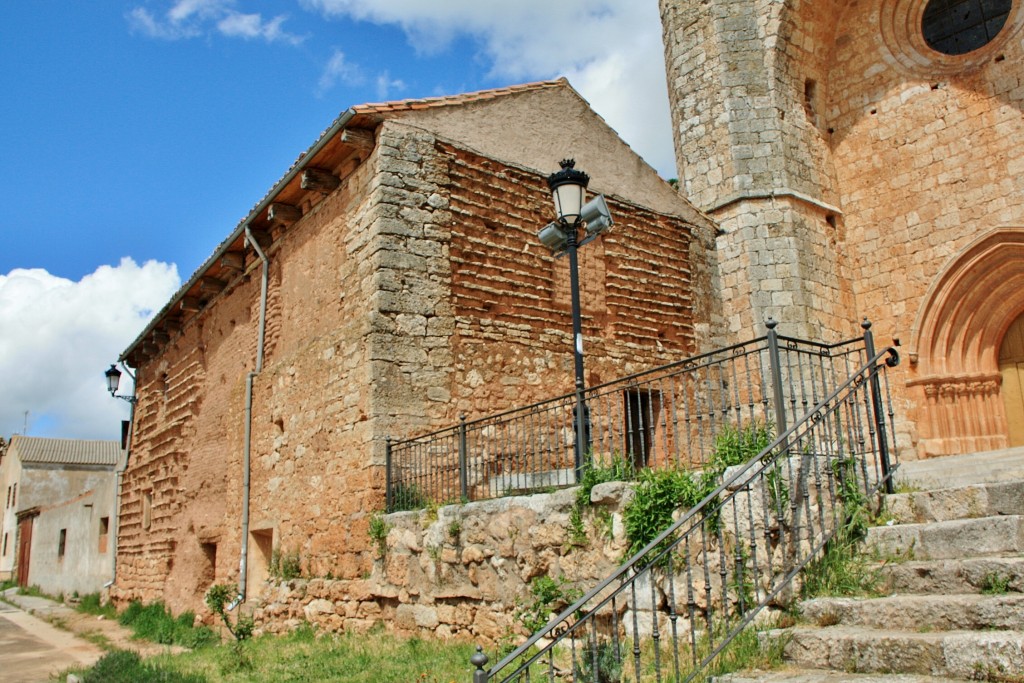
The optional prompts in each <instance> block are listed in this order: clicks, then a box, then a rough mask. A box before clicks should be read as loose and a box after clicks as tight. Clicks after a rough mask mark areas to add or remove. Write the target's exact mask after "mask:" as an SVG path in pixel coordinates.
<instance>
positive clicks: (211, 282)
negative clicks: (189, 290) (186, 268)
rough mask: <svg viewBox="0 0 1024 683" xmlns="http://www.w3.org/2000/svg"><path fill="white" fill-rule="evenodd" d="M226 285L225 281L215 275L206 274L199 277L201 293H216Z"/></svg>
mask: <svg viewBox="0 0 1024 683" xmlns="http://www.w3.org/2000/svg"><path fill="white" fill-rule="evenodd" d="M227 286H228V283H227V282H225V281H224V280H220V279H218V278H215V277H210V276H208V275H206V276H203V277H201V278H199V291H200V292H202V293H203V294H217V293H218V292H220V291H221V290H223V289H224V288H225V287H227Z"/></svg>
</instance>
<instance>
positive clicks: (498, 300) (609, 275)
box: [112, 80, 716, 609]
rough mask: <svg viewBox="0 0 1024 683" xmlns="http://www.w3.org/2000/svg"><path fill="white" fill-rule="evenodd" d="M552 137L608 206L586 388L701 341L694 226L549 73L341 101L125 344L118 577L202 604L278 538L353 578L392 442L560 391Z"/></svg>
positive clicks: (706, 321) (706, 251)
mask: <svg viewBox="0 0 1024 683" xmlns="http://www.w3.org/2000/svg"><path fill="white" fill-rule="evenodd" d="M564 157H575V158H576V160H577V164H578V167H579V168H581V169H584V170H586V171H587V172H588V173H589V174H590V176H591V177H592V179H593V180H592V181H591V188H590V189H591V192H597V193H604V194H605V195H606V196H607V199H608V202H609V204H610V207H611V211H612V213H613V215H614V218H615V221H616V225H615V228H614V230H613V231H611V232H610V233H608V234H607V235H605V236H603V237H602V238H601V239H599V240H596V241H594V242H593V243H591V244H590V245H588V246H586V247H585V248H584V249H582V250H581V255H580V261H581V270H582V290H583V297H582V298H583V317H584V320H583V322H584V333H585V338H586V340H587V341H586V343H587V349H586V353H587V382H588V384H596V383H599V382H601V381H603V380H609V379H613V378H616V377H619V376H622V375H624V374H626V373H629V372H631V371H635V370H639V369H642V368H646V367H651V366H655V365H658V364H661V363H664V362H667V361H669V360H674V359H678V358H679V357H680V356H681V355H685V354H691V353H694V352H696V351H698V350H700V349H702V348H704V346H705V345H706V344H708V343H709V342H708V340H709V339H710V336H711V335H710V331H711V329H712V328H713V327H714V326H715V324H716V323H715V315H716V312H715V310H714V307H715V304H714V302H713V300H712V299H711V298H710V297H708V296H705V294H706V293H707V292H711V291H713V290H714V286H713V284H712V278H713V277H714V272H715V262H714V226H713V224H712V223H711V221H709V220H708V219H707V218H706V217H705V216H703V215H702V214H701V213H700V212H698V211H696V210H695V209H694V208H693V207H692V206H691V205H690V204H689V203H688V202H687V201H686V200H685V199H683V198H681V197H680V196H679V194H678V193H677V192H675V191H674V189H673V188H672V187H671V186H670V185H669V184H668V183H666V182H665V181H663V180H662V179H661V178H659V177H658V176H657V174H656V173H655V172H654V171H653V170H652V169H651V168H650V167H649V166H647V165H646V164H645V163H644V162H643V160H642V159H640V158H639V157H638V156H637V155H636V154H635V153H633V152H632V151H631V150H630V149H629V148H628V146H626V145H625V143H623V142H622V141H621V140H620V139H619V138H618V137H617V135H616V134H615V133H614V131H612V130H611V129H610V128H609V127H608V126H607V125H606V124H605V123H604V122H603V121H602V120H601V119H600V117H598V116H597V115H596V114H595V113H594V112H593V111H592V110H591V109H590V108H589V106H588V105H587V103H586V102H585V101H584V100H583V99H582V98H580V96H579V95H578V94H577V93H576V92H575V91H574V90H573V89H572V88H571V87H570V86H569V85H568V84H567V83H566V82H565V81H564V80H559V81H550V82H542V83H534V84H529V85H524V86H517V87H512V88H506V89H501V90H493V91H485V92H479V93H472V94H467V95H461V96H457V97H445V98H436V99H427V100H412V101H403V102H393V103H388V104H378V105H363V106H358V107H354V108H352V109H350V110H348V111H346V112H345V113H343V114H342V115H341V116H340V117H339V118H338V119H337V120H336V121H334V122H333V123H332V124H331V126H330V127H329V128H328V129H327V130H326V131H325V132H324V133H323V134H322V135H321V136H320V138H319V139H318V140H317V141H316V142H315V143H314V144H313V146H312V147H310V149H309V150H307V151H306V152H305V153H304V154H303V155H302V156H301V157H300V158H299V160H298V161H297V162H296V163H295V165H294V166H293V167H292V168H291V169H290V170H288V172H287V173H286V174H285V175H284V177H283V178H282V179H281V180H280V181H279V182H278V183H277V184H276V185H275V186H274V187H273V188H272V189H271V190H270V192H269V193H268V194H267V195H266V196H265V197H264V199H263V200H261V201H260V202H259V203H258V204H257V205H256V207H255V208H254V209H253V210H252V212H251V213H250V214H249V215H248V216H247V217H246V218H245V219H244V220H243V221H242V222H241V223H240V224H239V226H238V227H237V228H236V229H235V230H234V231H233V232H232V233H231V234H230V235H229V236H228V237H227V239H226V240H225V241H224V242H223V243H222V244H221V245H220V246H219V247H218V248H217V249H216V250H215V252H214V253H213V255H212V256H211V257H210V258H209V259H208V260H207V261H206V262H205V263H204V264H203V265H202V266H201V267H200V269H199V270H198V271H197V272H196V273H195V274H194V275H193V276H192V278H191V279H190V280H189V281H188V282H187V283H186V284H185V285H184V286H183V287H182V288H181V290H180V291H179V292H178V293H177V294H176V295H175V296H174V297H173V298H172V300H171V301H170V302H169V303H168V304H167V305H166V306H165V307H164V308H163V310H162V311H160V313H159V314H158V315H157V316H156V317H155V318H154V320H153V321H152V323H151V324H150V325H149V326H148V327H147V328H146V329H145V330H144V331H143V332H142V334H141V335H140V336H139V337H138V338H137V339H136V341H135V342H133V343H132V345H131V346H130V347H129V348H128V349H127V350H126V351H125V352H124V354H123V357H122V360H124V361H126V362H127V363H128V364H129V365H131V366H133V367H135V368H136V369H137V382H136V386H137V403H136V404H135V408H134V413H133V428H132V436H131V451H130V460H129V462H128V465H127V469H126V471H125V473H124V479H123V487H122V502H121V507H120V517H119V519H120V527H119V528H120V536H119V543H118V565H117V579H116V584H115V586H114V588H113V589H112V595H113V596H114V597H115V598H116V599H119V600H127V599H134V598H138V599H143V600H153V599H158V598H159V599H163V600H166V601H167V602H168V604H170V605H171V606H172V607H173V608H175V609H183V608H186V607H197V606H199V605H201V602H202V596H203V594H204V592H205V591H206V589H207V588H208V586H209V585H210V584H211V583H213V582H218V583H223V582H232V581H239V587H240V589H241V591H242V592H243V593H244V592H245V591H246V587H247V586H255V585H256V584H257V583H258V582H260V581H261V580H262V579H263V578H264V577H265V576H266V574H267V571H268V566H269V565H270V563H271V562H272V560H273V556H274V552H275V550H280V551H282V552H285V553H293V552H297V553H299V555H300V556H301V558H302V562H303V568H304V570H305V571H307V572H308V573H310V574H312V575H318V576H325V575H331V576H335V577H344V578H353V577H359V576H361V575H363V574H364V573H366V572H367V571H368V570H369V568H370V566H371V564H372V556H373V552H372V550H371V549H370V548H369V537H368V534H367V528H368V523H369V519H370V516H371V515H372V514H373V513H374V512H375V511H378V510H380V509H381V508H382V506H383V498H384V492H383V480H384V476H383V474H384V473H383V469H384V468H383V465H384V443H385V438H386V437H387V436H396V437H404V436H411V435H413V434H416V433H421V432H423V431H426V430H429V429H431V428H439V427H443V426H447V425H450V424H453V423H455V422H456V421H457V419H458V416H459V415H460V414H466V415H469V416H471V417H472V416H481V415H484V414H488V413H491V412H495V411H497V410H500V409H506V408H509V407H514V406H518V405H523V404H525V403H529V402H531V401H533V400H539V399H541V398H547V397H550V396H552V395H553V394H557V393H559V392H567V391H570V390H571V388H572V374H573V371H572V353H571V349H572V345H571V342H570V336H571V335H570V327H571V325H570V317H569V305H570V302H569V291H568V290H569V285H568V272H567V266H566V263H565V262H564V260H560V259H554V258H552V256H551V254H550V253H549V252H548V251H547V250H546V249H545V248H543V247H542V245H541V244H540V243H539V242H538V241H537V238H536V233H537V231H538V230H539V229H540V228H541V227H542V226H544V225H545V224H546V223H547V222H549V221H550V220H551V218H552V216H551V214H552V209H551V208H550V195H549V193H548V190H547V186H546V183H545V177H546V176H547V174H549V173H551V172H552V171H554V170H557V165H558V161H559V160H560V159H562V158H564Z"/></svg>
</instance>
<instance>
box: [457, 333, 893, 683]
mask: <svg viewBox="0 0 1024 683" xmlns="http://www.w3.org/2000/svg"><path fill="white" fill-rule="evenodd" d="M769 346H770V344H769ZM742 348H747V347H742ZM802 348H804V347H801V349H802ZM807 348H813V347H807ZM817 348H818V349H819V351H824V350H825V349H826V347H817ZM769 351H770V349H769ZM779 351H780V358H782V357H785V355H786V354H787V352H786V351H785V350H784V349H783V348H782V347H780V349H779ZM790 351H791V352H792V353H803V351H802V350H798V349H796V348H795V347H794V348H791V349H790ZM734 353H735V352H734ZM736 355H738V356H739V357H745V356H747V353H746V352H743V353H739V354H736ZM841 356H843V357H844V359H843V360H842V361H841V362H842V363H846V362H852V360H853V359H854V358H860V359H862V360H861V362H859V363H857V364H856V365H854V366H853V367H851V369H850V371H849V373H848V374H847V376H846V378H845V379H844V380H843V381H840V382H836V384H835V385H834V386H833V387H832V388H828V387H827V386H826V385H824V384H819V382H820V380H821V379H822V378H823V377H824V376H826V375H827V374H828V373H824V374H823V373H822V372H821V370H820V368H821V367H822V366H818V367H819V370H816V371H814V372H816V373H818V374H814V373H812V372H811V371H810V370H808V372H807V374H799V373H796V374H794V373H793V372H792V370H793V369H794V368H790V370H791V372H790V374H789V375H788V377H790V378H792V381H793V384H792V385H789V386H787V385H785V384H784V385H783V386H782V387H781V389H780V387H779V385H778V383H775V385H774V387H771V390H772V393H776V392H778V393H779V394H781V398H782V400H783V401H785V402H787V403H788V406H789V407H790V408H796V407H797V406H799V405H801V403H802V401H803V400H804V397H805V396H806V397H815V396H817V398H816V400H814V401H813V403H809V404H808V405H807V409H806V410H804V411H803V412H802V414H801V415H800V417H799V419H798V421H797V422H796V423H795V424H793V425H792V426H791V427H788V428H786V429H782V430H780V435H779V436H778V438H777V439H775V441H774V442H773V443H772V444H771V445H769V446H768V447H767V448H765V449H764V450H763V451H762V452H761V453H760V454H759V455H758V456H757V457H755V458H753V459H751V460H750V461H749V462H747V463H746V464H745V465H740V466H738V467H736V468H733V469H730V470H727V472H726V474H725V475H724V476H723V479H724V481H722V482H721V484H720V485H719V486H718V487H717V488H716V489H715V490H714V491H712V492H711V493H710V494H709V495H707V496H706V497H705V498H704V499H703V500H702V501H701V502H700V503H699V504H698V505H697V506H695V507H694V508H693V509H692V510H690V511H689V512H687V513H686V514H685V515H684V516H683V517H682V518H680V519H679V520H678V521H677V522H675V523H674V524H673V525H672V526H671V527H670V528H668V529H666V530H665V531H664V532H662V533H661V534H660V535H658V536H657V537H656V538H655V539H654V540H653V541H651V543H649V544H648V545H647V546H646V547H645V548H644V549H642V550H641V551H640V552H638V553H637V554H636V555H634V556H633V557H632V558H630V559H629V560H628V561H627V562H626V563H625V564H623V565H622V566H621V567H620V568H619V569H618V570H617V571H616V572H615V573H614V574H613V575H611V576H609V577H608V578H606V579H605V580H604V581H602V582H601V583H600V584H598V585H597V586H596V587H595V588H594V589H592V590H591V591H589V592H588V593H587V594H586V595H585V596H583V597H582V598H581V599H580V600H578V601H577V602H575V603H574V604H572V605H570V606H569V607H567V608H566V609H565V610H564V611H562V613H561V614H559V615H558V616H557V617H555V618H554V619H553V620H552V621H551V622H550V623H548V624H547V625H546V626H545V627H543V628H542V629H541V630H540V631H538V632H537V633H535V634H533V636H531V637H530V638H529V639H528V640H527V641H526V642H525V643H524V644H523V645H522V646H521V647H519V648H518V649H516V650H515V651H513V652H512V653H511V654H509V655H508V656H506V657H505V658H503V659H502V660H501V661H500V662H498V663H497V664H496V665H495V666H494V667H493V668H491V669H489V670H487V669H485V668H484V667H485V666H486V664H487V661H488V659H487V657H486V655H484V654H483V652H482V651H478V652H477V654H476V655H475V656H474V657H473V660H472V662H473V664H474V665H475V666H476V672H475V673H474V678H473V681H474V683H487V682H488V681H502V682H507V681H517V682H520V681H531V680H546V681H554V680H556V679H557V680H560V681H574V682H575V681H587V682H598V681H604V680H622V681H637V682H639V681H648V680H651V681H655V680H657V681H661V680H673V681H690V680H693V679H694V678H696V677H697V676H700V675H702V671H703V670H704V669H705V668H706V667H707V666H708V665H709V664H710V663H711V662H713V661H714V660H715V658H716V657H717V656H718V655H719V654H721V653H722V652H723V650H724V649H725V648H726V646H727V645H728V644H729V643H730V642H731V641H732V639H733V638H735V637H736V636H737V635H738V634H739V633H740V632H741V631H742V630H743V629H744V628H745V627H746V626H748V625H749V624H750V623H751V622H752V621H753V619H754V617H755V616H756V615H757V614H758V613H759V612H760V611H761V610H762V609H763V608H764V607H765V606H767V605H769V604H771V603H772V602H773V601H778V600H779V598H780V594H781V593H783V592H784V591H787V590H789V589H792V582H793V579H794V577H795V576H797V574H798V573H799V572H800V570H801V569H802V568H803V567H804V566H805V565H807V564H808V563H809V562H810V561H811V560H812V559H813V558H815V557H817V556H819V555H820V553H822V551H823V549H824V548H825V547H826V544H827V543H828V542H829V540H830V539H831V538H832V537H833V535H834V534H836V533H837V530H838V529H840V528H842V527H843V525H844V524H847V523H848V521H849V518H850V515H851V514H852V511H853V510H854V509H855V508H856V507H857V506H858V505H862V504H863V502H864V501H865V500H866V499H867V496H869V495H870V494H872V493H873V492H876V491H877V490H879V489H880V488H881V487H887V486H889V484H890V482H891V475H892V471H893V469H894V468H892V467H891V466H890V462H889V458H890V454H894V453H895V449H894V448H893V442H892V437H891V434H890V430H889V428H888V425H889V424H891V423H892V403H891V401H890V399H889V387H888V382H887V381H886V370H887V368H888V367H892V366H895V365H896V364H897V363H898V362H899V357H898V355H897V354H896V351H895V349H892V348H887V349H885V350H883V351H882V352H881V353H878V354H875V353H874V349H873V342H872V339H871V334H870V331H869V330H867V329H866V333H865V338H864V344H863V345H862V346H861V348H860V351H859V352H857V353H853V354H847V353H845V352H843V353H842V354H841ZM824 358H828V359H830V360H834V358H835V357H834V356H833V355H832V354H831V353H829V354H822V359H824ZM812 365H813V364H812ZM779 367H780V369H781V368H785V367H786V365H785V363H784V362H783V363H781V364H780V366H779ZM833 370H834V368H833ZM830 372H831V370H830ZM749 376H756V373H749ZM781 376H782V377H787V375H785V374H784V373H782V374H781ZM718 386H721V385H718ZM769 386H771V385H769ZM798 387H803V389H800V390H799V391H798ZM815 387H817V388H815ZM763 389H764V387H762V390H761V393H756V394H755V395H756V396H757V397H758V399H759V401H761V402H762V405H763V401H764V399H763V397H762V396H763ZM751 391H753V390H751ZM815 391H819V392H820V393H818V394H817V395H816V394H815V393H814V392H815ZM759 401H753V402H750V401H745V402H744V403H743V411H744V414H745V413H746V412H747V411H750V412H751V413H753V415H754V416H757V415H758V413H757V412H756V411H754V409H753V406H755V405H757V404H758V403H759ZM780 402H781V401H780V397H779V396H776V398H775V404H776V405H779V404H780ZM769 403H770V401H769ZM736 404H737V402H736V401H735V399H733V400H732V402H731V403H729V404H725V405H727V407H728V410H727V411H725V410H716V414H717V413H719V412H720V413H721V414H722V417H723V418H725V417H726V416H730V417H735V415H734V414H733V412H732V411H735V410H737V408H736V407H735V405H736ZM762 410H763V408H762ZM797 412H799V411H797ZM703 414H704V417H705V419H710V417H709V416H710V415H711V411H710V410H707V411H705V412H704V413H703ZM784 419H785V418H784V417H783V418H781V419H780V424H785V422H784ZM612 671H614V676H612V677H609V674H610V672H612Z"/></svg>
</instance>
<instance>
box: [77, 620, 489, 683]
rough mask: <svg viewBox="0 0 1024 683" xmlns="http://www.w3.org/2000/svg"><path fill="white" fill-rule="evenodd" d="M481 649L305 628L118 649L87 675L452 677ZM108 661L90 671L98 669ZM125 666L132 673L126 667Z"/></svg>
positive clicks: (358, 681) (183, 682)
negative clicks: (141, 657) (150, 653)
mask: <svg viewBox="0 0 1024 683" xmlns="http://www.w3.org/2000/svg"><path fill="white" fill-rule="evenodd" d="M474 652H475V647H474V646H473V645H471V644H468V643H461V644H450V643H443V642H439V641H428V640H423V639H419V638H408V639H404V638H397V637H395V636H391V635H388V634H385V633H380V632H375V633H373V632H371V633H369V634H341V635H335V634H327V635H323V636H317V635H316V634H315V633H314V631H313V629H312V628H309V627H305V628H300V629H298V630H297V631H295V632H293V633H291V634H289V635H286V636H261V637H258V638H253V639H251V640H246V641H240V642H239V643H232V644H225V645H218V646H215V647H207V648H203V649H200V650H195V651H192V652H185V653H182V654H178V655H171V654H163V655H157V656H155V657H151V658H147V659H146V660H145V661H143V662H135V661H132V659H133V658H132V657H130V656H125V655H123V654H121V653H118V655H119V656H118V657H116V658H114V659H113V661H109V662H107V663H105V664H104V667H105V669H104V673H103V676H105V677H92V678H89V677H86V678H85V681H87V683H95V682H98V681H103V682H104V683H111V682H112V683H122V682H124V683H128V682H131V683H136V682H137V681H147V683H148V682H150V681H158V682H159V681H164V682H167V683H243V682H244V683H300V682H302V683H311V682H312V681H346V683H450V682H451V681H456V682H461V681H468V680H471V679H472V676H473V674H472V671H473V667H472V666H471V665H470V663H469V658H470V657H471V656H472V655H473V653H474ZM129 654H130V653H129ZM110 656H111V655H107V657H110ZM104 659H106V657H105V658H104ZM136 659H137V658H136ZM101 663H103V660H100V662H98V663H97V666H96V667H93V669H90V670H88V672H87V674H86V676H90V675H94V672H95V671H96V669H97V667H99V666H100V664H101ZM114 665H116V667H115V666H114ZM140 667H141V668H140ZM121 669H123V670H124V671H127V672H128V673H127V674H122V673H121ZM118 676H120V677H118Z"/></svg>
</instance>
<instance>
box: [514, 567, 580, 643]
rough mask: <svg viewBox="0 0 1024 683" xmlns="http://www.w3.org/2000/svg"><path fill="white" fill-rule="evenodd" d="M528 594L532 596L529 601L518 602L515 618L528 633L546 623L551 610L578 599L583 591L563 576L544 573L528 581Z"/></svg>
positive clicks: (534, 631)
mask: <svg viewBox="0 0 1024 683" xmlns="http://www.w3.org/2000/svg"><path fill="white" fill-rule="evenodd" d="M530 595H532V596H533V597H532V599H531V600H530V601H529V602H527V603H520V605H519V608H518V609H517V610H516V619H518V620H519V622H520V623H521V624H522V625H523V626H524V627H525V628H526V631H527V632H528V633H536V632H537V631H539V630H540V629H541V628H543V627H544V626H545V625H547V623H548V620H549V619H550V618H551V613H552V612H556V611H558V610H560V609H564V608H565V607H566V606H568V605H569V604H571V603H573V602H576V601H577V600H579V599H580V598H581V597H582V596H583V591H581V590H580V589H579V588H576V587H575V586H573V585H571V584H570V583H569V582H568V581H567V580H566V578H565V577H564V576H559V577H558V578H557V579H555V578H552V577H550V576H547V575H544V576H538V577H535V578H534V579H533V581H531V582H530Z"/></svg>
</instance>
